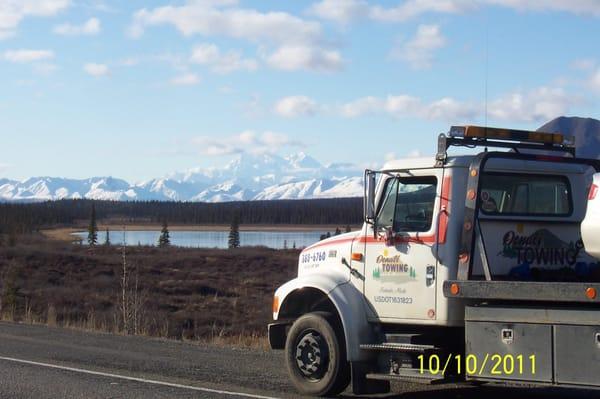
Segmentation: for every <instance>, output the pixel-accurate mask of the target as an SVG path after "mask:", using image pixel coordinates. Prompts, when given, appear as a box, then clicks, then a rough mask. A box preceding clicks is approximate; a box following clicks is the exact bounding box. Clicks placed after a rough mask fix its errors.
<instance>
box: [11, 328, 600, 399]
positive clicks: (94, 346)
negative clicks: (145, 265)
mask: <svg viewBox="0 0 600 399" xmlns="http://www.w3.org/2000/svg"><path fill="white" fill-rule="evenodd" d="M393 389H394V392H395V393H393V394H390V395H385V396H383V397H385V398H390V399H392V398H394V399H438V398H439V399H441V398H444V399H445V398H449V399H475V398H482V397H485V398H486V399H520V398H528V399H530V398H533V399H546V398H570V397H580V396H581V395H582V393H581V392H573V391H556V390H548V389H543V390H539V389H527V390H525V389H505V388H481V387H480V388H476V387H470V386H448V387H443V388H441V387H429V386H421V385H406V384H405V385H399V384H396V385H394V386H393ZM584 395H585V396H586V397H596V396H599V397H600V395H598V393H594V392H591V393H590V392H587V393H584ZM346 396H351V395H346ZM295 397H299V396H298V395H296V394H295V393H294V390H293V388H292V387H291V386H290V384H289V383H288V382H287V376H286V372H285V367H284V366H283V357H282V355H281V353H277V352H265V351H261V350H248V349H232V348H221V347H214V346H206V345H197V344H192V343H186V342H174V341H165V340H156V339H149V338H143V337H122V336H114V335H108V334H97V333H88V332H80V331H71V330H64V329H56V328H48V327H44V326H29V325H20V324H11V323H0V398H40V399H43V398H86V399H88V398H144V399H146V398H219V399H222V398H234V399H236V398H256V399H261V398H262V399H269V398H295Z"/></svg>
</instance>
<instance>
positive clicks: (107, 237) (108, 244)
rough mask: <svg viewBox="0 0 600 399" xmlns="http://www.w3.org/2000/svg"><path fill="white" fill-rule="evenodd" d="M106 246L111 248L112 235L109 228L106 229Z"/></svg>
mask: <svg viewBox="0 0 600 399" xmlns="http://www.w3.org/2000/svg"><path fill="white" fill-rule="evenodd" d="M104 245H106V246H107V247H108V246H110V233H109V231H108V228H107V229H106V238H105V239H104Z"/></svg>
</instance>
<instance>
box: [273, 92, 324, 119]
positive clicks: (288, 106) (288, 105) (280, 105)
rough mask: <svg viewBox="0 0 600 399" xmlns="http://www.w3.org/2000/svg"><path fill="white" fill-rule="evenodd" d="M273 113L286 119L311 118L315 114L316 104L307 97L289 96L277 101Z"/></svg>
mask: <svg viewBox="0 0 600 399" xmlns="http://www.w3.org/2000/svg"><path fill="white" fill-rule="evenodd" d="M274 110H275V112H276V113H277V114H278V115H280V116H283V117H286V118H295V117H298V116H311V115H314V114H315V113H317V111H318V106H317V103H316V102H315V101H314V100H313V99H311V98H310V97H307V96H289V97H284V98H282V99H280V100H279V101H277V103H276V104H275V106H274Z"/></svg>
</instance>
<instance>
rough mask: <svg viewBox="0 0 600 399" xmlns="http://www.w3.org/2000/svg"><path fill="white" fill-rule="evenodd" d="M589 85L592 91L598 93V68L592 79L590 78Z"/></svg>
mask: <svg viewBox="0 0 600 399" xmlns="http://www.w3.org/2000/svg"><path fill="white" fill-rule="evenodd" d="M590 84H591V86H592V88H593V89H594V90H596V91H598V92H600V68H598V69H597V70H596V72H594V73H593V74H592V77H591V78H590Z"/></svg>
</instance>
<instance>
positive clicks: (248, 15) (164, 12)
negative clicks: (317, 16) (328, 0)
mask: <svg viewBox="0 0 600 399" xmlns="http://www.w3.org/2000/svg"><path fill="white" fill-rule="evenodd" d="M236 3H237V2H234V1H189V2H188V3H187V4H185V5H181V6H164V7H157V8H154V9H150V10H149V9H146V8H144V9H141V10H139V11H137V12H136V13H135V14H134V16H133V22H132V25H131V26H130V29H129V31H130V34H131V35H132V36H133V37H139V36H141V35H142V34H143V33H144V30H145V28H146V27H149V26H157V25H167V24H168V25H173V26H174V27H175V28H176V29H177V30H179V31H180V32H181V33H182V34H183V35H185V36H191V35H194V34H200V35H204V36H211V35H220V36H228V37H232V38H236V39H244V40H249V41H252V42H263V41H266V42H269V43H276V44H282V43H306V42H314V41H315V40H319V39H320V38H321V34H322V31H321V26H320V24H319V23H317V22H312V21H306V20H303V19H301V18H298V17H296V16H294V15H291V14H289V13H286V12H276V11H271V12H260V11H256V10H252V9H242V8H237V7H230V6H232V5H235V4H236Z"/></svg>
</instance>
